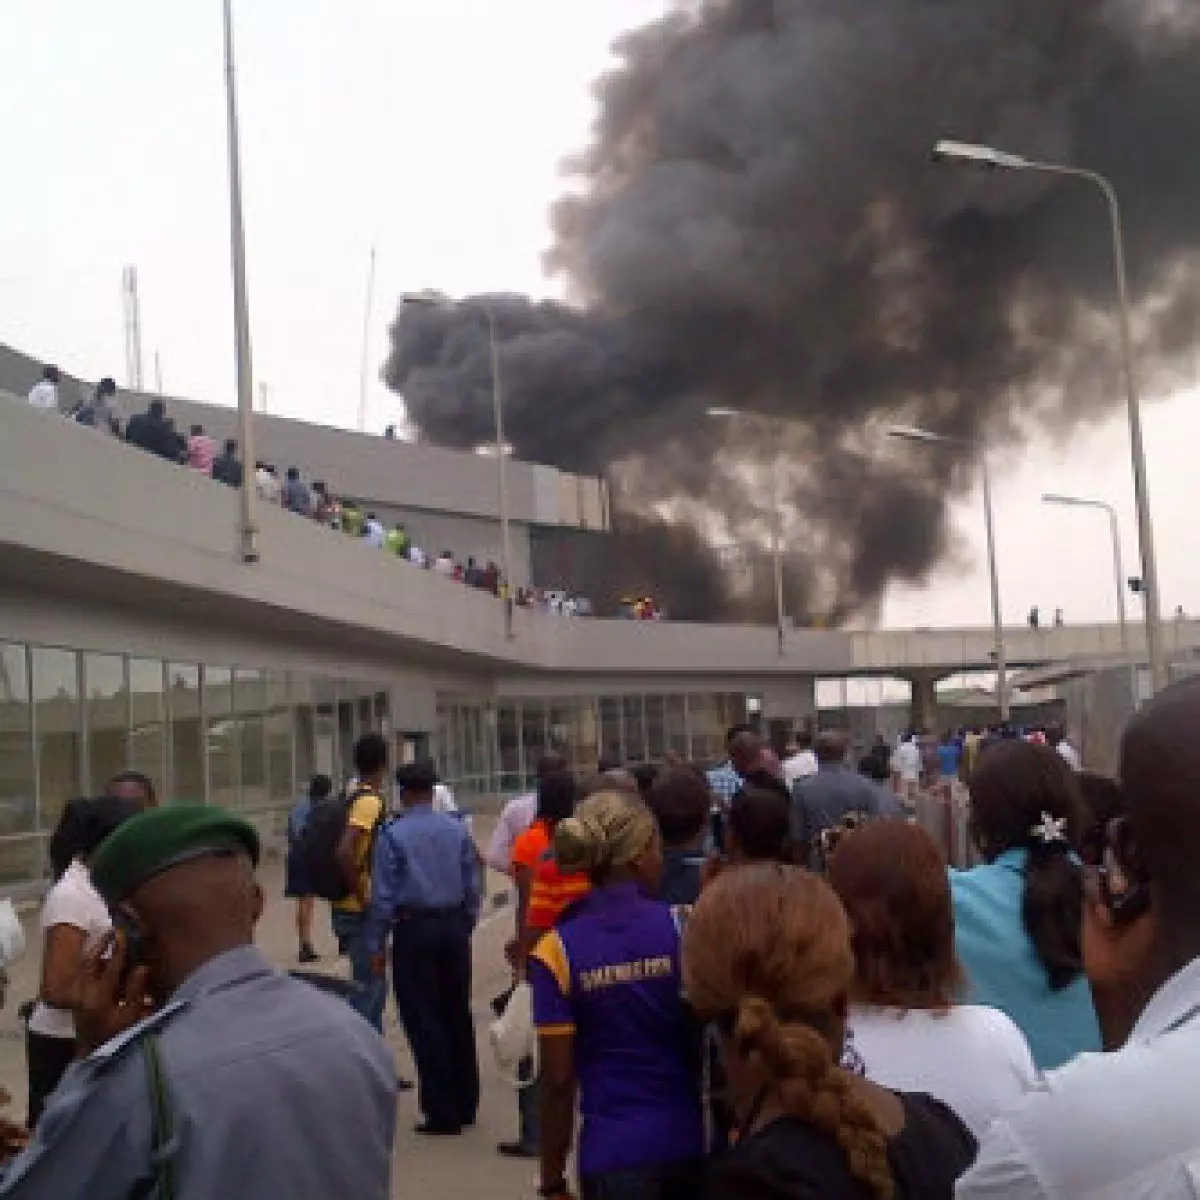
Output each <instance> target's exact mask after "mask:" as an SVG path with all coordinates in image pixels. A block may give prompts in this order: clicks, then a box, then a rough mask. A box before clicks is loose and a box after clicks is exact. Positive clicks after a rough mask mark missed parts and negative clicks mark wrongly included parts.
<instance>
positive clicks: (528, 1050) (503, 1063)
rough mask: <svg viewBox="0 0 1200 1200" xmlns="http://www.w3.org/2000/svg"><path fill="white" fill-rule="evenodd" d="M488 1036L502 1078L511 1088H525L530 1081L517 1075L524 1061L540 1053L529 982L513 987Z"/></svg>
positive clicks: (522, 982) (523, 981)
mask: <svg viewBox="0 0 1200 1200" xmlns="http://www.w3.org/2000/svg"><path fill="white" fill-rule="evenodd" d="M488 1034H489V1037H490V1038H491V1042H492V1053H493V1054H494V1055H495V1057H496V1066H497V1067H499V1068H500V1073H501V1075H503V1076H504V1078H505V1080H506V1081H507V1082H508V1083H509V1084H510V1085H511V1086H512V1087H524V1086H525V1085H526V1084H527V1083H528V1082H529V1080H528V1079H521V1078H520V1076H519V1074H518V1072H519V1069H520V1065H521V1061H522V1059H526V1058H531V1057H533V1056H534V1054H535V1052H536V1050H537V1037H536V1035H535V1033H534V1029H533V988H531V987H530V986H529V984H528V982H526V981H525V980H522V981H521V982H520V983H518V984H517V985H516V987H514V988H513V990H512V995H511V996H509V998H508V1003H507V1004H506V1005H505V1006H504V1011H503V1012H502V1013H501V1014H500V1016H499V1017H497V1018H496V1020H494V1021H493V1022H492V1025H491V1028H490V1030H489V1031H488ZM535 1077H536V1076H535Z"/></svg>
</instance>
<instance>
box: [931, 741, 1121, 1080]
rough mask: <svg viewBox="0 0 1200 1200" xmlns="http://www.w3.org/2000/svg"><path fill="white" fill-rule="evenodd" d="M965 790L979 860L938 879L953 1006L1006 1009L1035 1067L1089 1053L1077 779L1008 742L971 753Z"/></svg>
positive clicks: (1040, 751) (1095, 1046)
mask: <svg viewBox="0 0 1200 1200" xmlns="http://www.w3.org/2000/svg"><path fill="white" fill-rule="evenodd" d="M970 789H971V833H972V836H973V838H974V840H975V844H976V845H977V846H978V847H979V851H980V853H981V854H982V855H983V857H984V859H985V860H986V861H985V865H983V866H980V867H974V868H972V869H971V870H969V871H951V872H950V887H951V891H952V893H953V896H954V925H955V930H954V936H955V947H956V949H957V951H958V957H959V960H960V962H961V963H962V965H963V967H964V969H965V971H966V975H967V996H966V997H965V999H967V1000H969V1001H970V1002H971V1003H974V1004H988V1005H991V1006H992V1007H993V1008H998V1009H1000V1011H1001V1012H1004V1013H1007V1014H1008V1016H1009V1017H1011V1018H1012V1020H1013V1021H1014V1022H1015V1023H1016V1024H1017V1026H1018V1027H1019V1028H1020V1030H1021V1032H1022V1033H1024V1035H1025V1037H1026V1039H1027V1040H1028V1042H1029V1048H1030V1050H1032V1052H1033V1059H1034V1062H1035V1063H1036V1064H1037V1065H1038V1067H1039V1068H1041V1069H1042V1070H1043V1071H1047V1070H1050V1069H1052V1068H1054V1067H1060V1066H1062V1064H1063V1063H1065V1062H1067V1061H1068V1060H1069V1059H1072V1058H1074V1057H1075V1055H1076V1054H1079V1053H1081V1052H1083V1051H1085V1050H1099V1049H1100V1029H1099V1026H1098V1025H1097V1023H1096V1013H1095V1009H1094V1008H1093V1007H1092V996H1091V991H1090V990H1089V988H1088V983H1087V979H1086V978H1085V976H1084V974H1083V957H1082V952H1081V947H1080V923H1081V914H1082V896H1083V884H1082V876H1081V871H1080V866H1079V863H1078V861H1077V859H1076V858H1075V856H1074V853H1073V851H1074V848H1075V847H1076V846H1077V845H1078V843H1079V838H1080V836H1081V834H1082V833H1083V830H1084V825H1085V820H1086V818H1085V816H1084V807H1083V800H1082V797H1081V795H1080V792H1079V784H1078V781H1077V780H1076V778H1075V776H1074V774H1073V773H1072V771H1071V769H1070V768H1069V767H1068V766H1067V765H1066V763H1065V762H1063V760H1062V759H1061V758H1060V757H1059V755H1058V754H1056V753H1055V752H1054V751H1053V750H1051V749H1049V748H1048V747H1046V746H1035V745H1032V744H1030V743H1027V742H1022V741H1019V740H1015V739H1014V740H1011V741H1001V742H997V743H996V744H994V745H992V746H990V747H988V748H987V750H985V751H984V752H983V753H982V754H981V755H980V758H979V763H978V765H977V766H976V768H975V770H974V771H973V772H972V774H971V778H970Z"/></svg>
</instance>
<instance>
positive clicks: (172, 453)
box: [29, 366, 649, 616]
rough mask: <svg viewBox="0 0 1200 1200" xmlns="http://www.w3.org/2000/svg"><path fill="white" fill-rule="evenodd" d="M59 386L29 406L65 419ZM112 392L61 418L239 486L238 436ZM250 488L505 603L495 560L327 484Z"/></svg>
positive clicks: (542, 596)
mask: <svg viewBox="0 0 1200 1200" xmlns="http://www.w3.org/2000/svg"><path fill="white" fill-rule="evenodd" d="M60 381H61V376H60V372H59V370H58V368H57V367H54V366H47V367H45V368H44V369H43V371H42V378H41V379H40V380H39V381H38V382H37V383H35V384H34V386H33V387H32V389H31V390H30V392H29V403H30V404H31V405H32V406H33V407H34V408H38V409H42V410H44V411H47V412H57V413H60V414H64V410H63V407H62V404H61V401H60V398H59V390H58V389H59V383H60ZM116 394H117V385H116V382H115V381H114V380H112V379H111V378H108V377H105V378H104V379H101V380H100V382H99V383H98V384H97V385H96V387H95V389H94V391H93V393H92V395H91V397H90V398H89V399H88V400H86V401H80V402H79V403H77V404H75V405H73V406H72V407H71V408H69V409H68V410H66V411H65V414H64V415H66V416H67V417H68V419H70V420H72V421H74V422H76V423H77V424H79V425H85V426H87V427H89V428H93V429H96V430H98V431H100V432H102V433H105V434H108V435H111V436H113V437H117V438H120V439H122V440H123V441H125V442H128V443H129V444H130V445H131V446H137V447H138V449H140V450H144V451H146V452H147V453H149V454H153V455H155V456H156V457H158V458H162V459H165V460H166V461H168V462H172V463H178V464H179V465H181V466H185V467H188V468H190V469H191V470H193V471H197V472H199V473H200V474H202V475H207V476H210V477H211V478H212V479H215V480H216V481H217V482H218V483H223V484H225V485H226V486H227V487H232V488H240V487H241V486H242V480H243V478H244V473H245V466H244V464H243V462H242V459H241V457H240V453H239V446H238V442H237V440H236V439H235V438H228V439H226V440H225V442H224V444H223V446H222V447H221V449H220V451H219V452H218V448H217V442H216V440H215V439H214V438H213V437H212V436H211V435H210V434H208V433H207V432H206V431H205V429H204V426H203V425H198V424H195V425H191V426H190V427H189V429H188V432H187V434H183V433H182V432H180V431H179V429H177V428H176V424H175V420H174V418H172V417H170V416H169V415H168V414H167V409H166V404H165V403H164V402H163V401H162V400H151V401H150V403H149V405H148V406H147V408H146V411H145V412H142V413H137V414H135V415H134V416H132V417H130V418H129V420H128V421H127V422H125V424H124V425H122V423H121V419H120V417H119V415H118V413H117V410H116V407H115V398H116ZM254 487H255V492H256V494H257V496H258V499H259V501H260V502H261V503H263V504H270V505H279V506H280V507H281V508H284V509H286V510H287V511H288V512H292V513H295V514H296V515H297V516H302V517H307V518H309V519H310V520H313V521H316V522H317V523H318V524H320V525H325V526H327V527H328V528H330V529H335V530H338V531H340V532H341V533H344V534H346V535H347V536H348V537H353V538H361V539H362V540H363V541H365V542H366V543H367V544H368V545H371V546H375V547H377V548H378V549H380V550H383V551H384V552H385V553H388V554H392V555H394V556H395V557H397V558H401V559H404V560H405V561H406V562H410V563H412V564H413V565H414V566H417V567H421V568H423V569H426V570H432V571H436V572H437V573H438V574H439V575H444V576H446V578H448V579H453V580H454V581H455V582H456V583H462V584H465V585H466V586H467V587H473V588H477V589H479V590H480V591H484V592H489V593H491V595H493V596H496V597H497V598H499V599H507V598H508V585H507V582H506V580H505V579H504V577H503V573H502V571H501V570H500V567H499V566H498V565H497V564H496V563H495V562H491V561H488V562H478V561H477V560H476V559H475V558H474V557H473V556H470V555H468V556H466V557H465V558H464V557H462V556H459V555H456V554H455V553H454V552H453V551H451V550H443V551H441V553H439V554H433V553H432V552H428V551H426V550H425V549H423V548H422V547H421V546H419V545H417V543H416V542H415V541H414V540H413V537H412V535H411V534H410V533H409V531H408V530H407V529H406V528H405V526H404V524H403V522H395V523H393V524H392V525H391V526H390V527H389V526H387V525H385V524H384V522H383V521H381V520H380V519H379V517H378V516H377V514H376V513H375V512H374V511H372V510H370V509H367V508H365V507H364V506H363V505H362V504H361V503H359V502H358V501H357V500H353V499H349V498H346V497H340V496H337V495H335V494H334V493H333V492H331V491H330V490H329V487H328V485H327V484H326V483H325V481H324V480H321V479H316V480H313V481H312V482H311V483H308V482H306V481H305V480H304V478H303V476H302V474H301V471H300V468H299V467H296V466H289V467H288V468H287V469H286V471H285V472H284V475H283V478H282V479H281V478H280V475H279V471H278V469H277V468H276V467H275V465H274V464H272V463H268V462H265V461H262V460H259V461H256V462H255V464H254ZM512 599H513V603H514V604H515V605H516V606H517V607H518V608H525V609H530V610H532V611H536V612H543V613H548V614H552V615H555V616H590V615H591V614H592V604H591V601H590V600H588V599H587V598H586V597H584V596H579V595H576V594H574V593H572V592H570V591H567V590H563V589H547V588H524V587H522V588H518V589H517V591H516V592H515V593H514V594H513V597H512ZM638 603H639V604H641V603H643V602H641V601H639V602H638ZM646 603H649V602H646Z"/></svg>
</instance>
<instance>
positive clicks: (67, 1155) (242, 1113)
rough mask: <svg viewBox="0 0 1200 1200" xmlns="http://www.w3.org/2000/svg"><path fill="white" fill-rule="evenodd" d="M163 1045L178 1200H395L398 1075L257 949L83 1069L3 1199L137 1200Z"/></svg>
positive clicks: (193, 982) (209, 976) (204, 973)
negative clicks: (152, 1080) (153, 1078)
mask: <svg viewBox="0 0 1200 1200" xmlns="http://www.w3.org/2000/svg"><path fill="white" fill-rule="evenodd" d="M151 1032H153V1033H154V1034H155V1035H156V1036H157V1037H158V1039H159V1046H160V1050H161V1056H162V1063H163V1073H164V1075H165V1078H166V1088H167V1092H168V1096H169V1104H170V1109H171V1116H172V1120H173V1124H174V1131H175V1138H174V1145H175V1152H174V1156H173V1161H174V1172H175V1195H176V1197H177V1200H216V1198H218V1197H246V1198H247V1200H250V1198H251V1197H252V1198H253V1200H293V1198H298V1197H308V1196H312V1197H321V1200H388V1197H390V1196H391V1167H392V1139H393V1137H394V1134H395V1127H396V1072H395V1064H394V1062H393V1060H392V1055H391V1052H390V1051H389V1050H388V1048H387V1046H386V1045H385V1044H384V1042H383V1040H382V1039H381V1038H380V1037H379V1035H378V1034H377V1033H376V1032H375V1031H374V1030H373V1029H372V1028H371V1026H370V1025H368V1024H367V1022H366V1021H364V1020H363V1019H362V1018H361V1017H360V1016H358V1014H357V1013H355V1012H354V1011H353V1010H352V1009H351V1008H350V1007H349V1005H347V1004H346V1003H345V1002H344V1001H341V1000H338V999H335V998H334V997H332V996H328V995H325V994H323V993H322V992H319V991H317V990H316V989H315V988H313V987H311V986H310V985H309V984H306V983H301V982H299V981H298V980H294V979H291V978H289V977H288V976H286V975H283V974H280V973H279V972H278V971H276V970H275V969H274V968H273V967H272V966H271V965H270V964H269V963H268V962H267V961H266V959H264V958H263V956H262V955H261V954H260V953H259V952H258V951H257V950H256V949H254V947H252V946H246V947H243V948H241V949H237V950H231V951H228V952H227V953H225V954H222V955H219V956H218V957H217V958H215V959H212V960H211V961H210V962H208V963H206V964H205V965H204V966H203V967H201V968H200V969H199V970H198V971H196V972H195V973H194V974H193V975H192V976H191V977H190V978H189V979H188V980H187V981H186V982H185V983H184V984H183V986H182V987H180V988H179V989H178V991H177V992H176V993H175V996H174V997H173V998H172V1000H171V1002H170V1003H169V1004H168V1005H167V1006H166V1007H165V1008H163V1009H162V1010H161V1011H160V1012H158V1013H155V1014H154V1015H153V1016H151V1017H149V1018H148V1019H147V1020H146V1021H143V1022H142V1023H141V1024H140V1025H138V1026H135V1027H134V1028H133V1029H132V1030H130V1031H129V1032H128V1033H126V1034H124V1035H122V1036H121V1037H119V1038H114V1039H113V1040H112V1041H110V1042H108V1043H106V1044H105V1045H104V1046H102V1047H101V1048H100V1049H99V1050H97V1051H96V1052H95V1053H94V1054H92V1055H91V1056H90V1057H89V1058H87V1059H84V1060H83V1061H82V1062H79V1063H76V1064H74V1065H73V1066H72V1067H71V1068H70V1070H69V1071H68V1072H67V1074H66V1075H65V1076H64V1077H63V1080H62V1082H61V1083H60V1084H59V1086H58V1089H57V1091H55V1093H54V1095H53V1096H52V1097H51V1099H50V1101H49V1103H48V1105H47V1107H46V1110H45V1112H44V1114H43V1116H42V1119H41V1121H40V1123H39V1124H38V1127H37V1132H36V1134H35V1137H34V1140H33V1142H32V1144H31V1145H30V1147H29V1148H28V1149H27V1150H26V1151H25V1152H24V1153H23V1154H22V1155H21V1156H20V1157H19V1158H17V1159H15V1160H14V1161H13V1163H12V1164H11V1165H10V1166H9V1168H8V1170H7V1171H6V1172H5V1174H4V1177H3V1181H2V1182H0V1196H15V1197H22V1198H28V1200H35V1198H36V1200H42V1198H44V1200H128V1198H129V1195H130V1192H131V1190H132V1189H133V1188H134V1186H135V1185H136V1184H137V1183H138V1182H139V1181H140V1180H144V1179H146V1178H147V1177H148V1176H149V1175H150V1173H151V1168H150V1155H151V1104H150V1099H149V1090H148V1084H147V1075H146V1062H145V1058H144V1056H143V1054H142V1052H141V1049H140V1048H139V1042H140V1040H141V1038H142V1037H145V1036H148V1035H149V1034H150V1033H151Z"/></svg>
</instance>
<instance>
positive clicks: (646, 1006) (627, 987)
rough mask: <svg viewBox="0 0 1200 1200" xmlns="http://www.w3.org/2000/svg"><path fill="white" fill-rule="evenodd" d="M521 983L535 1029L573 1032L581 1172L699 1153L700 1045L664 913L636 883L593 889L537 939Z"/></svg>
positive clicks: (672, 928)
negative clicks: (527, 990)
mask: <svg viewBox="0 0 1200 1200" xmlns="http://www.w3.org/2000/svg"><path fill="white" fill-rule="evenodd" d="M529 979H530V983H531V984H532V987H533V1016H534V1023H535V1024H536V1025H537V1028H538V1032H539V1033H540V1034H541V1035H543V1036H547V1035H554V1034H556V1033H559V1034H564V1035H566V1034H574V1037H575V1070H576V1074H577V1075H578V1077H579V1109H580V1116H581V1118H582V1120H581V1127H580V1133H579V1173H580V1175H581V1176H584V1177H586V1176H591V1175H600V1174H604V1173H605V1172H608V1171H630V1170H636V1169H638V1168H642V1167H653V1166H658V1165H661V1164H664V1163H671V1162H680V1161H683V1160H685V1159H690V1158H699V1157H700V1156H701V1155H702V1154H703V1152H704V1123H703V1119H702V1116H701V1108H700V1092H699V1079H700V1070H699V1063H700V1059H699V1040H698V1033H697V1029H696V1024H695V1021H694V1020H693V1018H692V1016H691V1013H690V1011H689V1010H688V1008H687V1006H686V1005H685V1004H684V1002H683V998H682V995H681V990H682V985H681V977H680V965H679V931H678V929H677V928H676V925H675V919H674V917H673V916H672V915H671V910H670V909H669V908H668V907H667V906H666V905H665V904H661V903H660V902H659V901H657V900H651V899H648V898H647V897H646V896H644V895H643V894H642V892H641V891H640V890H639V888H638V887H637V885H636V884H633V883H620V884H613V885H610V886H607V887H600V888H596V889H595V890H594V891H592V892H591V893H589V894H588V895H587V896H585V897H583V899H581V900H579V901H577V902H576V904H575V905H574V906H573V907H572V908H571V909H570V911H569V912H568V913H567V915H566V916H565V917H564V918H563V920H562V922H561V923H560V924H559V925H558V926H557V927H556V928H555V929H553V930H551V931H550V932H549V933H547V934H546V936H545V937H544V938H543V939H542V940H541V941H540V942H539V943H538V945H537V948H536V949H535V950H534V952H533V956H532V958H531V961H530V967H529Z"/></svg>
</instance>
